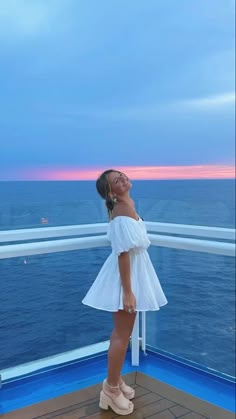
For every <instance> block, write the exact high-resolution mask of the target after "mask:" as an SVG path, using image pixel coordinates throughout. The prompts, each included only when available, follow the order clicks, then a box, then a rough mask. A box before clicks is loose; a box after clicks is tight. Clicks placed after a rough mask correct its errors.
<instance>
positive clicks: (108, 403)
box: [99, 390, 134, 416]
mask: <svg viewBox="0 0 236 419" xmlns="http://www.w3.org/2000/svg"><path fill="white" fill-rule="evenodd" d="M118 398H119V396H118ZM99 407H100V408H101V409H103V410H108V409H109V407H110V408H111V409H112V410H113V412H115V413H116V414H117V415H120V416H126V415H130V413H132V412H133V410H134V405H133V403H132V404H131V406H130V407H129V408H128V409H121V408H120V407H118V406H117V404H116V403H115V401H114V400H112V398H111V397H109V396H108V395H107V394H105V393H104V391H103V390H102V391H101V392H100V401H99Z"/></svg>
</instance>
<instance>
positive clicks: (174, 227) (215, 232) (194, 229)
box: [146, 221, 236, 240]
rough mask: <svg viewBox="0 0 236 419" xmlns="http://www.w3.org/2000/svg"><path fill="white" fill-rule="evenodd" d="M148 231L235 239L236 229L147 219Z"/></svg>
mask: <svg viewBox="0 0 236 419" xmlns="http://www.w3.org/2000/svg"><path fill="white" fill-rule="evenodd" d="M146 227H147V230H148V232H153V233H169V234H181V235H185V236H200V237H209V238H216V239H226V240H235V237H236V230H235V229H233V228H223V227H208V226H198V225H188V224H169V223H156V222H152V221H146Z"/></svg>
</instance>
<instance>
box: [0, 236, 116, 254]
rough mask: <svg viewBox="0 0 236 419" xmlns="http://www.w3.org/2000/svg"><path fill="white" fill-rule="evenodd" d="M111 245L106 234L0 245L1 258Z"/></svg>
mask: <svg viewBox="0 0 236 419" xmlns="http://www.w3.org/2000/svg"><path fill="white" fill-rule="evenodd" d="M103 246H110V243H109V241H108V239H107V236H106V235H103V236H93V237H79V238H76V239H62V240H49V241H45V242H35V243H20V244H9V245H5V246H1V247H0V259H8V258H11V257H19V256H30V255H41V254H45V253H55V252H68V251H71V250H79V249H90V248H94V247H103Z"/></svg>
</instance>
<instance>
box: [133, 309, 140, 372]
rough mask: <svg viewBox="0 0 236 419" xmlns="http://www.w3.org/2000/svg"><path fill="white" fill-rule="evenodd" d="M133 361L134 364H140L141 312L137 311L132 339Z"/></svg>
mask: <svg viewBox="0 0 236 419" xmlns="http://www.w3.org/2000/svg"><path fill="white" fill-rule="evenodd" d="M131 363H132V365H134V366H138V365H139V313H138V312H137V315H136V319H135V322H134V328H133V332H132V340H131Z"/></svg>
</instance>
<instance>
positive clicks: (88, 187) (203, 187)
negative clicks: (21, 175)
mask: <svg viewBox="0 0 236 419" xmlns="http://www.w3.org/2000/svg"><path fill="white" fill-rule="evenodd" d="M234 186H235V182H234V180H193V181H134V182H133V188H132V191H131V192H132V197H133V198H134V200H135V202H136V206H137V210H138V212H139V214H140V215H141V216H142V217H143V218H144V219H145V220H147V221H159V222H168V223H180V224H181V223H182V224H195V225H209V226H219V227H233V226H234V223H235V216H234V214H235V199H234V196H235V189H234ZM0 196H1V202H0V230H7V229H17V228H27V227H28V228H33V227H47V226H48V227H50V226H60V225H72V224H87V223H97V222H107V213H106V209H105V205H104V201H102V199H100V197H99V196H98V194H97V191H96V186H95V182H94V181H83V182H79V181H75V182H0Z"/></svg>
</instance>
